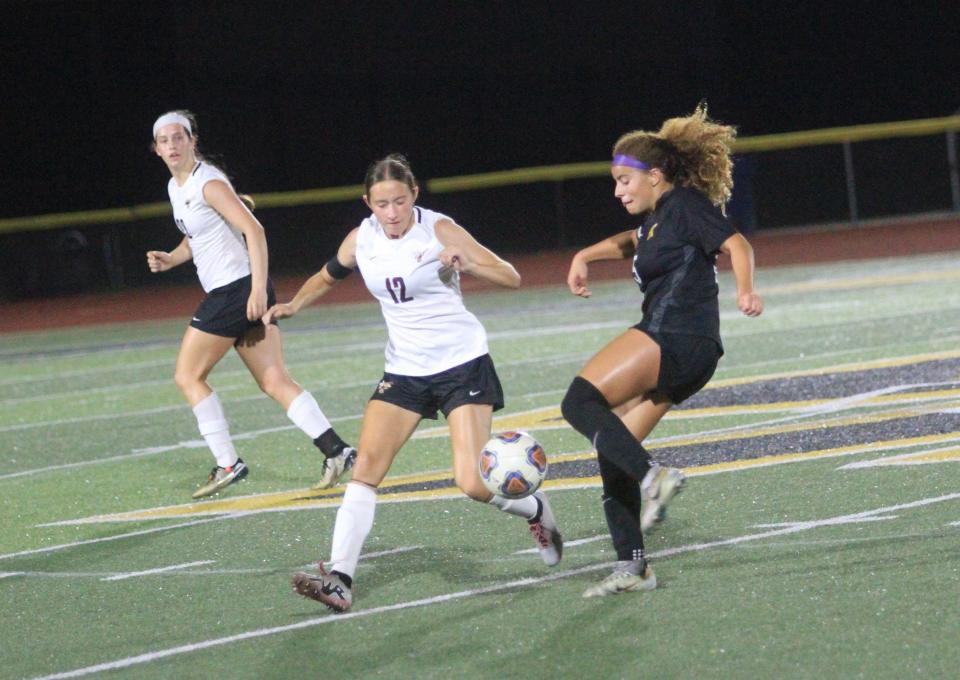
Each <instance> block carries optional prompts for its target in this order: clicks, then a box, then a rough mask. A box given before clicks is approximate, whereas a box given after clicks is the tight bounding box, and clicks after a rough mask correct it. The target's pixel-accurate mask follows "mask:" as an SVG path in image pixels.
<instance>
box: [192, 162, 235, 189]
mask: <svg viewBox="0 0 960 680" xmlns="http://www.w3.org/2000/svg"><path fill="white" fill-rule="evenodd" d="M190 175H191V177H192V178H193V179H194V180H195V181H197V182H199V184H200V185H201V186H202V185H204V184H206V183H207V182H209V181H211V180H215V179H217V180H220V181H221V182H224V183H225V184H227V185H228V186H230V179H229V178H228V177H227V175H226V174H225V173H224V172H223V170H221V169H220V168H218V167H217V166H216V165H211V164H210V163H207V162H206V161H198V162H197V166H196V167H195V168H194V169H193V172H191V173H190Z"/></svg>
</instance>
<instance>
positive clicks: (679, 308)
mask: <svg viewBox="0 0 960 680" xmlns="http://www.w3.org/2000/svg"><path fill="white" fill-rule="evenodd" d="M735 135H736V131H735V129H734V128H733V127H731V126H728V125H722V124H720V123H717V122H715V121H712V120H710V119H709V118H708V117H707V112H706V107H705V106H703V105H701V106H699V107H698V108H697V109H696V110H695V111H694V112H693V113H692V114H691V115H689V116H686V117H682V118H671V119H669V120H667V121H665V122H664V124H663V126H662V127H661V129H660V131H659V132H655V133H654V132H646V131H635V132H630V133H628V134H625V135H624V136H622V137H621V138H620V139H619V140H617V143H616V144H615V145H614V147H613V162H612V166H611V172H612V175H613V180H614V183H615V186H616V189H615V191H614V195H615V196H616V197H617V198H618V199H619V200H620V202H621V203H622V204H623V207H624V208H625V209H626V210H627V212H628V213H630V214H631V215H636V216H638V217H639V218H640V219H641V220H642V222H641V224H640V226H639V228H636V229H631V230H629V231H624V232H621V233H619V234H616V235H614V236H611V237H609V238H607V239H604V240H602V241H600V242H599V243H596V244H594V245H592V246H589V247H587V248H584V249H583V250H581V251H579V252H578V253H577V254H576V255H574V257H573V261H572V262H571V263H570V271H569V273H568V275H567V285H568V286H569V287H570V291H571V292H572V293H573V294H574V295H578V296H580V297H584V298H586V297H590V289H589V288H588V287H587V273H588V265H589V263H590V262H595V261H597V260H614V259H626V258H633V275H634V278H635V279H636V281H637V283H638V284H639V286H640V290H641V291H642V292H643V307H642V310H643V316H642V319H641V321H640V323H638V324H636V325H635V326H633V327H632V328H629V329H627V330H626V331H625V332H624V333H623V334H621V335H620V336H618V337H617V338H615V339H613V340H612V341H611V342H610V343H608V344H607V345H606V346H605V347H604V348H603V349H601V350H600V351H599V352H598V353H597V354H596V355H595V356H594V357H593V358H592V359H590V360H589V361H588V362H587V364H586V365H585V366H584V367H583V369H581V371H580V373H579V375H578V376H577V377H576V378H574V380H573V382H572V383H571V385H570V388H569V389H568V390H567V394H566V396H565V397H564V399H563V404H562V411H563V417H564V418H566V419H567V421H568V422H569V423H570V424H571V425H572V426H573V427H574V428H575V429H576V430H577V431H578V432H580V433H581V434H583V435H584V436H585V437H587V438H588V439H589V440H590V441H591V442H592V443H593V445H594V446H595V447H596V450H597V460H598V463H599V466H600V477H601V479H602V481H603V509H604V514H605V516H606V520H607V526H608V527H609V529H610V535H611V538H612V539H613V544H614V547H615V549H616V552H617V563H616V565H615V566H614V570H613V573H612V574H610V575H609V576H607V577H606V578H605V579H603V580H602V581H601V582H600V583H598V584H596V585H594V586H592V587H590V588H588V589H587V591H586V592H584V594H583V595H584V597H596V596H603V595H613V594H616V593H621V592H626V591H632V590H652V589H653V588H655V587H656V583H657V582H656V577H655V576H654V574H653V570H652V569H650V567H649V565H648V564H647V561H646V557H645V555H644V551H643V531H645V530H646V529H648V528H650V527H651V526H652V525H653V524H654V523H655V522H657V521H658V520H659V518H660V516H661V514H662V512H663V508H664V506H665V505H666V503H667V502H669V500H670V499H671V498H672V497H673V495H674V494H675V493H676V492H677V490H679V488H680V486H681V485H682V484H683V475H682V474H681V473H680V471H679V470H677V469H674V468H663V467H660V466H659V465H657V464H656V463H654V462H653V461H652V460H651V458H650V454H649V453H647V451H646V450H645V449H644V448H643V446H642V444H641V442H642V441H643V440H644V438H645V437H646V436H647V435H649V434H650V432H651V431H652V430H653V428H654V427H655V426H656V424H657V423H658V422H659V421H660V419H661V418H663V416H664V415H665V414H666V413H667V411H668V410H670V407H671V406H673V405H674V404H679V403H680V402H682V401H683V400H685V399H687V398H689V397H690V396H692V395H693V394H695V393H696V392H697V391H699V390H700V389H701V388H702V387H703V386H704V385H705V384H706V383H707V381H709V380H710V378H711V377H712V376H713V372H714V370H715V369H716V367H717V362H718V361H719V359H720V357H721V356H722V355H723V346H722V344H721V342H720V312H719V304H718V301H717V297H718V293H719V288H718V285H717V277H716V261H717V254H718V253H724V254H725V255H729V256H730V260H731V263H732V266H733V273H734V277H735V279H736V283H737V307H738V308H739V309H740V311H741V312H743V313H744V314H746V315H747V316H757V315H759V314H760V313H761V312H762V311H763V300H762V298H761V297H760V295H758V294H757V293H756V292H755V291H754V289H753V271H754V264H753V249H752V248H751V247H750V244H749V243H748V242H747V240H746V239H745V238H744V237H743V236H742V235H741V234H739V233H737V231H736V230H735V229H734V228H733V227H732V226H731V225H730V223H729V222H728V221H727V219H726V217H725V216H724V213H723V209H722V208H723V205H724V204H725V203H726V202H727V200H728V199H729V198H730V189H731V187H732V186H733V179H732V168H733V164H732V162H731V159H730V146H731V143H732V142H733V139H734V136H735ZM641 499H642V505H643V514H642V516H641Z"/></svg>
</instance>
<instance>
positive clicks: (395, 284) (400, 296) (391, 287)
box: [384, 276, 413, 304]
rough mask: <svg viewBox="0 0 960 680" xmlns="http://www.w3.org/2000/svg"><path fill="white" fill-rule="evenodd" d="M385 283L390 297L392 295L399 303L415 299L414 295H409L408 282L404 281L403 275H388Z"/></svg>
mask: <svg viewBox="0 0 960 680" xmlns="http://www.w3.org/2000/svg"><path fill="white" fill-rule="evenodd" d="M384 283H385V284H386V286H387V292H388V293H390V297H392V298H393V301H394V302H396V303H397V304H400V303H401V302H410V301H411V300H413V298H412V297H407V284H406V283H404V281H403V277H402V276H394V277H393V278H392V279H391V278H390V277H387V278H386V279H384Z"/></svg>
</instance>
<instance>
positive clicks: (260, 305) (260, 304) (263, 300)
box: [247, 289, 267, 321]
mask: <svg viewBox="0 0 960 680" xmlns="http://www.w3.org/2000/svg"><path fill="white" fill-rule="evenodd" d="M266 311H267V291H266V290H262V289H261V290H251V291H250V297H249V298H247V319H248V320H250V321H256V320H257V319H259V318H260V317H261V316H263V315H264V314H265V313H266Z"/></svg>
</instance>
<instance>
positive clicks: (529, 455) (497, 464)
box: [480, 431, 547, 499]
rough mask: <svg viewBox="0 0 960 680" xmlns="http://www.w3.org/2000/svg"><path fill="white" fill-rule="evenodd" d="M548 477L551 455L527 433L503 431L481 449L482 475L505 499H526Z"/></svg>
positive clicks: (493, 489)
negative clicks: (548, 457) (548, 464)
mask: <svg viewBox="0 0 960 680" xmlns="http://www.w3.org/2000/svg"><path fill="white" fill-rule="evenodd" d="M546 476H547V454H546V452H544V450H543V447H542V446H540V443H539V442H537V440H536V439H534V438H533V437H531V436H530V435H529V434H527V433H526V432H519V431H518V432H502V433H500V434H497V435H494V436H493V438H492V439H491V440H490V441H488V442H487V443H486V444H484V446H483V451H481V452H480V478H481V479H482V480H483V483H484V485H486V487H487V488H488V489H489V490H490V492H491V493H494V494H496V495H498V496H503V497H504V498H510V499H514V498H524V497H526V496H529V495H530V494H532V493H533V492H534V491H536V490H537V489H539V488H540V485H541V484H542V483H543V480H544V478H545V477H546Z"/></svg>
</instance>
